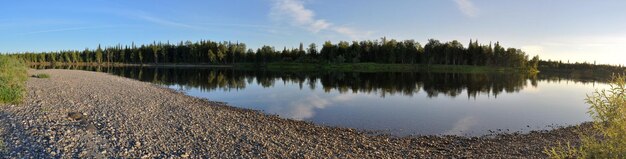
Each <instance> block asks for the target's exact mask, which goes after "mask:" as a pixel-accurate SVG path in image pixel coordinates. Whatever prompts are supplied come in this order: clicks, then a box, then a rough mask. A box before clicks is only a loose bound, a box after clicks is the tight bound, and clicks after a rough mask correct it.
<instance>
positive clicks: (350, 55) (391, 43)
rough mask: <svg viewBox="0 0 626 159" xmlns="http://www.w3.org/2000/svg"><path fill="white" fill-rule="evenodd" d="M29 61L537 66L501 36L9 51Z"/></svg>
mask: <svg viewBox="0 0 626 159" xmlns="http://www.w3.org/2000/svg"><path fill="white" fill-rule="evenodd" d="M13 55H14V56H18V57H20V58H23V59H26V60H27V61H30V62H33V63H98V64H106V63H129V64H160V63H190V64H197V63H201V64H234V63H261V64H264V63H270V62H299V63H361V62H373V63H389V64H429V65H430V64H441V65H475V66H501V67H528V68H536V67H537V66H538V63H539V57H538V56H535V57H533V58H530V59H529V57H528V55H527V54H526V53H525V52H524V51H522V50H520V49H516V48H505V47H503V46H501V45H500V43H499V42H496V43H493V44H492V43H489V44H488V45H485V44H480V43H478V41H477V40H470V43H469V44H468V45H467V47H464V46H463V44H461V43H460V42H459V41H456V40H453V41H449V42H441V41H439V40H435V39H429V40H428V42H427V43H426V44H425V45H423V46H422V45H421V44H420V43H419V42H416V41H415V40H403V41H398V40H395V39H390V40H388V39H387V38H381V39H380V40H378V39H377V40H365V41H352V42H348V41H340V42H338V43H332V42H330V41H326V42H324V44H323V45H322V46H321V47H320V48H319V49H318V46H317V44H315V43H311V44H309V45H308V46H307V47H306V48H305V46H304V45H303V44H302V43H300V46H299V47H297V48H286V47H284V48H283V49H282V50H280V49H276V48H274V47H271V46H262V47H261V48H258V49H256V50H253V49H249V48H247V47H246V45H245V44H244V43H239V42H235V43H233V42H228V41H225V42H216V41H208V40H201V41H198V42H191V41H185V42H179V43H174V44H172V43H169V42H166V43H161V42H158V43H157V42H153V43H152V44H147V45H139V46H137V45H135V44H134V43H133V44H131V45H124V46H123V45H116V46H111V47H106V48H102V47H101V46H98V47H97V48H96V49H84V50H64V51H56V52H39V53H33V52H26V53H19V54H13Z"/></svg>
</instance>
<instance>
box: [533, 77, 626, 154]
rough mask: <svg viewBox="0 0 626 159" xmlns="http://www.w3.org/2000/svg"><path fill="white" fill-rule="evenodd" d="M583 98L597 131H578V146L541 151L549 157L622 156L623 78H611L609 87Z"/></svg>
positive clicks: (625, 137)
mask: <svg viewBox="0 0 626 159" xmlns="http://www.w3.org/2000/svg"><path fill="white" fill-rule="evenodd" d="M586 101H587V103H588V104H590V105H591V107H590V108H589V112H588V113H589V114H590V115H591V117H592V118H593V129H594V131H595V132H597V133H587V134H582V133H581V134H580V139H581V144H580V146H578V147H574V146H570V145H569V144H568V145H567V146H566V147H563V146H561V147H553V148H551V149H546V151H545V153H546V154H548V155H549V156H550V157H551V158H626V77H625V76H623V75H622V76H615V77H613V80H612V82H611V84H610V88H609V89H606V90H596V91H595V92H593V94H591V95H587V99H586Z"/></svg>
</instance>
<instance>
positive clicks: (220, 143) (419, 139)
mask: <svg viewBox="0 0 626 159" xmlns="http://www.w3.org/2000/svg"><path fill="white" fill-rule="evenodd" d="M36 73H47V74H50V76H51V78H49V79H38V78H29V79H28V82H27V86H28V93H27V94H28V95H27V98H26V100H25V101H24V103H22V104H19V105H3V106H0V110H2V113H1V114H0V121H2V122H0V123H2V125H0V126H1V128H2V129H3V130H4V131H3V132H0V136H1V137H2V139H3V141H4V143H5V144H6V145H7V146H6V150H5V151H4V152H0V155H2V156H11V157H17V158H23V157H43V158H51V157H52V158H54V157H103V156H106V157H115V158H118V157H131V158H141V157H191V158H203V157H216V158H224V157H227V158H233V157H254V158H258V157H269V158H285V157H297V158H303V157H304V158H333V157H338V158H400V157H403V158H423V157H428V158H431V157H437V158H440V157H445V158H451V157H453V158H459V157H469V158H534V157H546V155H545V154H543V152H542V151H543V149H544V147H546V146H553V145H556V144H558V142H561V143H565V142H568V141H569V142H573V144H576V143H577V137H578V136H577V135H576V133H575V130H577V129H579V128H582V129H585V128H587V127H588V126H586V125H588V124H582V126H570V127H565V128H557V129H555V130H550V131H540V132H538V131H535V132H530V133H527V134H497V135H494V136H483V137H461V136H432V135H431V136H408V137H393V136H390V135H371V134H369V133H368V132H366V131H360V130H355V129H349V128H339V127H328V126H321V125H316V124H312V123H310V122H305V121H296V120H290V119H283V118H279V117H277V116H275V115H267V114H264V113H262V112H260V111H256V110H249V109H243V108H236V107H232V106H228V105H225V104H223V103H221V102H214V101H209V100H206V99H200V98H195V97H191V96H188V95H185V94H184V93H182V92H177V91H175V90H172V89H168V88H163V87H160V86H158V85H155V84H151V83H147V82H140V81H136V80H132V79H128V78H123V77H118V76H114V75H109V74H105V73H97V72H88V71H76V70H29V74H36ZM70 112H79V113H84V115H85V116H86V117H85V119H82V120H72V119H68V116H67V114H68V113H70Z"/></svg>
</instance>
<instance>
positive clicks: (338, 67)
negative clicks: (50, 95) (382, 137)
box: [29, 62, 539, 74]
mask: <svg viewBox="0 0 626 159" xmlns="http://www.w3.org/2000/svg"><path fill="white" fill-rule="evenodd" d="M29 65H30V66H31V67H156V68H159V67H180V68H235V69H242V70H269V71H337V72H415V71H424V72H455V73H511V72H518V73H529V74H537V73H539V71H536V70H535V71H529V70H524V69H523V68H512V67H498V66H474V65H425V64H384V63H332V64H320V63H287V62H274V63H236V64H219V65H215V64H209V63H158V64H154V63H146V64H133V63H100V64H99V63H54V64H53V63H49V62H47V63H30V64H29Z"/></svg>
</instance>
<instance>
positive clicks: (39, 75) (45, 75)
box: [33, 73, 50, 78]
mask: <svg viewBox="0 0 626 159" xmlns="http://www.w3.org/2000/svg"><path fill="white" fill-rule="evenodd" d="M33 77H35V78H50V75H49V74H45V73H40V74H36V75H33Z"/></svg>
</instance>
